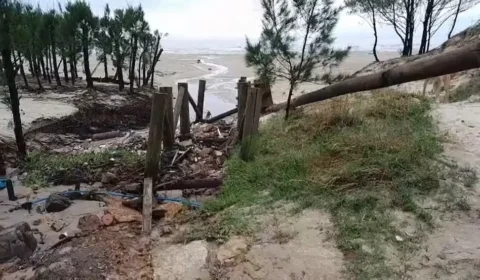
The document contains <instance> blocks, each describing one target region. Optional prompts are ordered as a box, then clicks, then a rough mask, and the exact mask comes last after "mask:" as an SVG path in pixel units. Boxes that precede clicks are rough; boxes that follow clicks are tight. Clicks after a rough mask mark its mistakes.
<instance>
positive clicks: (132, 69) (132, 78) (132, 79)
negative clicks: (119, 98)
mask: <svg viewBox="0 0 480 280" xmlns="http://www.w3.org/2000/svg"><path fill="white" fill-rule="evenodd" d="M137 48H138V37H137V36H134V38H133V46H132V56H131V64H130V94H133V86H134V85H135V59H136V57H137Z"/></svg>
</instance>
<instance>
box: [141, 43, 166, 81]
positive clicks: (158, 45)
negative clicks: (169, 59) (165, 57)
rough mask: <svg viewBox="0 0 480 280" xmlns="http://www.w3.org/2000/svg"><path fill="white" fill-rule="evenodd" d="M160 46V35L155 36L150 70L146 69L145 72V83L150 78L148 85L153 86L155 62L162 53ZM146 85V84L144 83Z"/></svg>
mask: <svg viewBox="0 0 480 280" xmlns="http://www.w3.org/2000/svg"><path fill="white" fill-rule="evenodd" d="M159 47H160V37H157V42H156V44H155V52H154V54H153V60H152V63H151V65H150V70H149V71H148V73H147V79H146V81H147V83H148V81H150V78H151V82H150V87H152V88H153V76H154V75H155V66H157V62H158V60H159V59H160V56H161V55H162V53H163V49H159ZM145 86H146V84H145Z"/></svg>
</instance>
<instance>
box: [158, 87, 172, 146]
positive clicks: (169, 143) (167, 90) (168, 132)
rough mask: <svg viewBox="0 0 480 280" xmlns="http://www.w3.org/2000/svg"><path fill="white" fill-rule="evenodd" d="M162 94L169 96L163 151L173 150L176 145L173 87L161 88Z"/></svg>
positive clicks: (167, 99)
mask: <svg viewBox="0 0 480 280" xmlns="http://www.w3.org/2000/svg"><path fill="white" fill-rule="evenodd" d="M160 92H161V93H165V94H166V95H167V98H166V101H165V102H166V109H165V110H166V111H165V124H164V126H165V127H164V129H163V149H164V150H167V151H169V150H172V149H173V144H174V143H175V129H173V89H172V87H161V88H160Z"/></svg>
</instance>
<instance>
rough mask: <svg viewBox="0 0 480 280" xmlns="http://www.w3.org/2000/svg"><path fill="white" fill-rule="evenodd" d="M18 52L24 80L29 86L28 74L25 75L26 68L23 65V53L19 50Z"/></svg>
mask: <svg viewBox="0 0 480 280" xmlns="http://www.w3.org/2000/svg"><path fill="white" fill-rule="evenodd" d="M17 54H18V59H19V60H20V61H19V63H20V74H21V75H22V78H23V82H24V83H25V87H27V88H28V80H27V76H26V75H25V68H24V67H23V60H22V54H21V53H20V52H19V51H17Z"/></svg>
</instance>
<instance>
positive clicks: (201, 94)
mask: <svg viewBox="0 0 480 280" xmlns="http://www.w3.org/2000/svg"><path fill="white" fill-rule="evenodd" d="M206 86H207V81H205V80H200V81H199V82H198V97H197V106H198V111H199V113H200V118H198V115H197V119H196V122H200V121H202V120H203V104H204V103H205V88H206Z"/></svg>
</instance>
